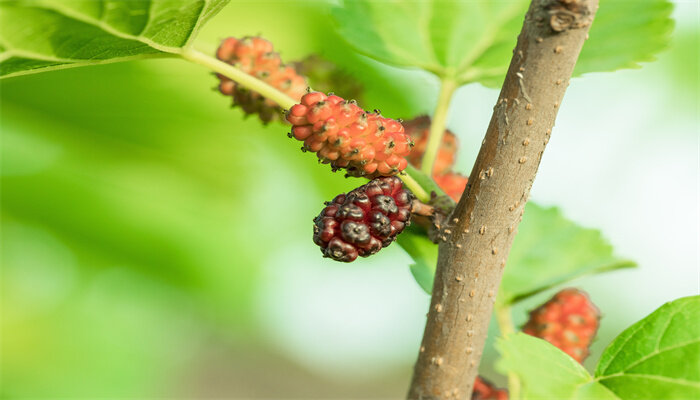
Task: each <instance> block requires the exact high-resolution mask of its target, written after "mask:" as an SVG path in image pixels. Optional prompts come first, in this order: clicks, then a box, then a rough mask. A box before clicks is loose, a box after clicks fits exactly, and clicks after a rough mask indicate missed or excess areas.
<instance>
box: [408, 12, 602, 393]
mask: <svg viewBox="0 0 700 400" xmlns="http://www.w3.org/2000/svg"><path fill="white" fill-rule="evenodd" d="M597 8H598V0H533V1H532V3H531V4H530V8H529V10H528V12H527V14H526V16H525V21H524V24H523V28H522V31H521V33H520V36H519V37H518V44H517V45H516V47H515V50H514V51H513V59H512V60H511V63H510V67H509V69H508V73H507V75H506V78H505V82H504V83H503V88H502V89H501V94H500V96H499V100H498V102H497V104H496V106H495V107H494V112H493V116H492V117H491V122H490V124H489V127H488V129H487V131H486V136H485V138H484V141H483V143H482V146H481V150H480V151H479V155H478V157H477V159H476V162H475V164H474V167H473V169H472V172H471V174H470V176H469V184H468V185H467V188H466V190H465V191H464V193H463V194H462V198H461V199H460V201H459V203H458V204H457V207H456V208H455V210H454V212H453V214H452V216H451V217H450V220H449V221H450V223H449V224H448V226H444V227H443V229H444V230H443V236H445V237H447V240H445V241H443V242H441V243H440V249H439V258H438V265H437V272H436V276H435V283H434V286H433V295H432V300H431V303H430V310H429V313H428V321H427V324H426V327H425V332H424V336H423V342H422V345H421V348H420V352H419V355H418V361H417V362H416V365H415V370H414V375H413V380H412V382H411V388H410V391H409V394H408V398H409V399H448V398H450V399H464V398H469V397H470V396H471V392H472V389H473V385H474V379H475V377H476V376H477V372H478V365H479V361H480V359H481V354H482V351H483V347H484V343H485V341H486V335H487V330H488V325H489V320H490V319H491V311H492V309H493V304H494V300H495V297H496V292H497V290H498V287H499V285H500V282H501V277H502V275H503V268H504V266H505V264H506V259H507V257H508V253H509V251H510V248H511V244H512V242H513V238H514V236H515V233H516V230H517V227H518V223H519V222H520V221H521V220H522V215H523V208H524V207H525V203H526V202H527V199H528V196H529V193H530V188H531V187H532V183H533V181H534V179H535V175H536V173H537V168H538V166H539V163H540V160H541V158H542V154H543V152H544V149H545V146H546V145H547V142H548V141H549V138H550V134H551V131H552V127H553V126H554V120H555V118H556V114H557V110H558V109H559V105H560V104H561V101H562V98H563V97H564V92H565V91H566V87H567V86H568V84H569V79H570V77H571V73H572V72H573V69H574V65H575V64H576V60H577V59H578V55H579V53H580V51H581V47H582V46H583V43H584V41H585V40H586V38H587V36H588V29H589V27H590V24H591V22H592V21H593V16H594V14H595V11H596V10H597Z"/></svg>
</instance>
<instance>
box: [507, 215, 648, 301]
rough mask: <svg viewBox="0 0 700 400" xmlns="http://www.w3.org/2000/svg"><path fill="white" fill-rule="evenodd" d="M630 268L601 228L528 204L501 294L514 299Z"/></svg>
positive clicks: (511, 254)
mask: <svg viewBox="0 0 700 400" xmlns="http://www.w3.org/2000/svg"><path fill="white" fill-rule="evenodd" d="M634 266H636V264H635V263H634V262H633V261H629V260H624V259H620V258H618V257H615V256H614V255H613V248H612V246H611V245H610V244H609V243H608V242H607V241H606V240H605V239H603V237H602V235H601V234H600V231H598V230H596V229H589V228H583V227H581V226H579V225H577V224H575V223H574V222H572V221H569V220H568V219H566V218H564V216H563V215H562V214H561V212H560V211H559V210H558V209H556V208H553V207H552V208H544V207H541V206H538V205H537V204H535V203H533V202H528V203H527V205H526V206H525V214H524V217H523V221H522V223H521V224H520V225H519V226H518V234H517V236H516V237H515V240H514V242H513V247H512V249H511V251H510V255H509V256H508V261H507V264H506V269H505V272H504V275H503V282H502V283H501V289H500V293H499V296H500V299H501V301H504V302H505V303H514V302H517V301H520V300H523V299H526V298H528V297H530V296H532V295H534V294H537V293H539V292H541V291H543V290H546V289H549V288H551V287H554V286H557V285H560V284H562V283H565V282H568V281H570V280H573V279H575V278H578V277H581V276H584V275H588V274H594V273H600V272H605V271H612V270H615V269H620V268H630V267H634Z"/></svg>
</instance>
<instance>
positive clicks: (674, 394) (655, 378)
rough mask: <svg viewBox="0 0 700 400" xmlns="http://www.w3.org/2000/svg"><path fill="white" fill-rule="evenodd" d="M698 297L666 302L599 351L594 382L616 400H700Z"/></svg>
mask: <svg viewBox="0 0 700 400" xmlns="http://www.w3.org/2000/svg"><path fill="white" fill-rule="evenodd" d="M699 321H700V296H693V297H685V298H681V299H678V300H675V301H673V302H670V303H666V304H664V305H663V306H661V307H660V308H658V309H657V310H656V311H654V312H653V313H651V314H650V315H649V316H647V317H646V318H644V319H643V320H641V321H639V322H637V323H636V324H634V325H632V326H631V327H629V328H627V329H626V330H625V331H624V332H622V334H620V336H618V337H617V338H616V339H615V340H614V341H613V342H612V343H611V344H610V345H609V346H608V347H607V348H606V349H605V351H604V352H603V355H602V356H601V358H600V362H599V363H598V368H596V372H595V376H596V379H597V380H598V381H599V382H600V383H601V384H603V385H605V386H606V387H607V388H608V389H610V390H611V391H612V392H614V393H615V394H617V395H618V396H619V397H620V398H623V399H631V398H639V399H641V398H645V399H679V400H680V399H697V398H700V324H699V323H698V322H699Z"/></svg>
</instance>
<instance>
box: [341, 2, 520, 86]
mask: <svg viewBox="0 0 700 400" xmlns="http://www.w3.org/2000/svg"><path fill="white" fill-rule="evenodd" d="M527 5H528V2H527V1H523V0H516V1H511V2H508V3H503V2H487V1H451V0H434V1H418V2H413V1H411V2H405V1H398V0H395V1H371V0H348V1H344V2H343V3H342V5H341V6H340V7H338V8H336V9H334V12H333V16H334V18H335V20H336V21H337V26H338V29H339V32H340V33H341V36H342V37H343V38H345V39H346V40H347V41H348V42H350V43H351V44H352V45H353V46H354V47H355V48H356V49H357V50H358V51H360V52H361V53H363V54H366V55H368V56H370V57H372V58H375V59H377V60H379V61H382V62H385V63H388V64H393V65H399V66H407V67H419V68H422V69H425V70H427V71H430V72H433V73H434V74H436V75H438V76H440V77H443V78H446V77H449V78H453V79H457V80H458V81H460V82H462V83H463V82H467V81H473V80H476V78H477V77H479V76H482V75H485V74H490V73H491V72H492V71H491V68H493V67H494V66H495V67H496V68H497V69H499V68H501V67H502V66H503V65H506V66H507V62H508V60H509V55H510V54H509V50H510V48H512V44H513V43H515V38H516V35H517V32H518V30H519V29H520V21H522V18H523V15H524V13H525V10H526V9H527ZM494 54H495V55H494Z"/></svg>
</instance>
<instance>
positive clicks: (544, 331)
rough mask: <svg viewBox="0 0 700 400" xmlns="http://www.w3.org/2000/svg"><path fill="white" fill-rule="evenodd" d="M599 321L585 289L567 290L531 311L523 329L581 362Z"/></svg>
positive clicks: (586, 354) (596, 311) (596, 310)
mask: <svg viewBox="0 0 700 400" xmlns="http://www.w3.org/2000/svg"><path fill="white" fill-rule="evenodd" d="M599 320H600V313H599V311H598V309H597V308H596V306H595V305H594V304H593V303H592V302H591V301H590V299H589V298H588V296H587V295H586V293H585V292H583V291H580V290H577V289H564V290H562V291H560V292H559V293H557V294H555V295H554V297H552V298H551V299H550V300H549V301H547V302H546V303H544V304H543V305H541V306H540V307H538V308H536V309H535V310H533V311H532V312H530V320H529V321H528V322H527V324H525V326H524V327H523V332H525V333H527V334H528V335H532V336H535V337H538V338H541V339H544V340H546V341H548V342H549V343H551V344H553V345H554V346H556V347H558V348H559V349H561V350H562V351H564V352H565V353H566V354H568V355H570V356H571V357H572V358H573V359H575V360H576V361H578V362H580V363H582V362H583V360H585V359H586V357H588V354H589V347H590V345H591V342H592V341H593V338H594V337H595V334H596V331H597V330H598V325H599Z"/></svg>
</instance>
